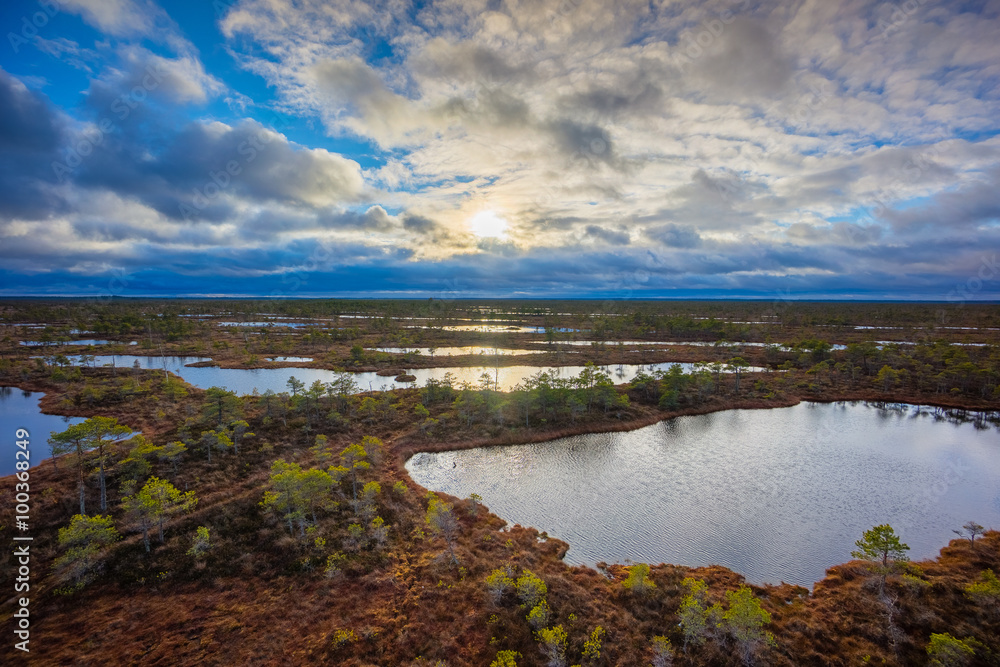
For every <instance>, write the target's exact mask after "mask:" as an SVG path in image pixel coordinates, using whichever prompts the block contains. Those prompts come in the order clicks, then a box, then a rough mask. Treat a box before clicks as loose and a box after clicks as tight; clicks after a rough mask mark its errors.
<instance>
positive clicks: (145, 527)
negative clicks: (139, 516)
mask: <svg viewBox="0 0 1000 667" xmlns="http://www.w3.org/2000/svg"><path fill="white" fill-rule="evenodd" d="M142 543H143V544H144V545H146V553H149V526H148V525H146V522H145V521H143V523H142Z"/></svg>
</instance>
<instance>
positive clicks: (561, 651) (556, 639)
mask: <svg viewBox="0 0 1000 667" xmlns="http://www.w3.org/2000/svg"><path fill="white" fill-rule="evenodd" d="M568 639H569V635H568V634H567V633H566V631H565V630H563V627H562V626H561V625H557V626H555V627H554V628H542V629H541V630H539V631H538V643H539V644H540V646H539V647H538V648H539V649H540V650H541V652H542V655H544V656H545V657H546V659H547V660H548V662H547V663H546V665H547V666H548V667H566V647H567V644H568Z"/></svg>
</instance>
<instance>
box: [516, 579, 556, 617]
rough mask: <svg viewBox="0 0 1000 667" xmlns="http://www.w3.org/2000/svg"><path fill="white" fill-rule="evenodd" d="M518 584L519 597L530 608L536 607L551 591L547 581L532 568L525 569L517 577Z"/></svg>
mask: <svg viewBox="0 0 1000 667" xmlns="http://www.w3.org/2000/svg"><path fill="white" fill-rule="evenodd" d="M516 586H517V597H518V599H520V600H521V604H522V605H524V606H525V607H526V608H528V609H532V608H533V607H535V606H536V605H537V604H538V603H539V602H541V601H542V600H543V599H544V598H545V596H546V594H547V593H548V592H549V588H548V586H546V585H545V582H544V581H542V579H541V578H540V577H538V576H536V575H535V573H534V572H532V571H531V570H525V571H524V572H522V573H521V576H520V577H518V578H517V583H516Z"/></svg>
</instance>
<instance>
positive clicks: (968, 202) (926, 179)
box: [0, 0, 1000, 300]
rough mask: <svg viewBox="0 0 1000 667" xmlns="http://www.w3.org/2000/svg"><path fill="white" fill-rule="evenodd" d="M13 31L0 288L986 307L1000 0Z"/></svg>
mask: <svg viewBox="0 0 1000 667" xmlns="http://www.w3.org/2000/svg"><path fill="white" fill-rule="evenodd" d="M612 7H613V9H612ZM0 28H2V32H3V34H4V39H3V40H2V41H0V258H2V267H0V295H85V294H109V293H110V294H116V295H120V296H143V295H162V296H172V295H182V296H197V295H220V296H221V295H247V296H250V295H283V296H289V297H299V296H321V295H343V296H366V295H370V296H413V297H427V296H439V297H450V298H457V297H479V296H496V297H518V296H523V297H547V296H551V297H588V296H589V297H595V298H671V297H677V298H692V297H707V298H720V297H737V298H738V297H756V298H770V297H775V296H776V295H781V298H803V299H805V298H865V299H934V300H947V299H952V300H954V298H955V295H956V294H959V295H964V296H963V298H966V299H976V300H980V299H982V300H986V299H997V298H998V297H1000V289H998V286H1000V269H998V268H997V262H996V251H997V249H998V246H1000V243H998V241H1000V225H998V220H1000V194H998V193H1000V138H998V136H997V134H998V129H1000V127H998V126H1000V99H998V98H1000V89H998V85H997V84H998V81H1000V44H998V40H997V39H996V35H998V34H1000V2H995V1H994V2H985V1H983V2H944V1H940V2H923V3H921V2H916V3H905V4H904V3H900V4H896V3H892V2H858V1H853V0H847V1H845V2H836V3H831V2H819V1H798V2H771V3H761V2H755V1H752V0H736V1H729V2H703V3H686V2H666V1H664V2H655V1H654V2H649V1H648V0H643V1H641V2H640V1H638V0H636V1H628V0H625V1H622V2H616V3H614V5H611V4H609V3H605V2H597V1H591V0H537V1H534V2H513V1H510V2H505V1H496V0H440V1H438V2H424V3H411V2H407V1H406V0H387V1H385V2H382V1H372V2H361V1H353V0H337V1H335V2H316V1H312V0H296V1H294V2H292V1H291V0H231V1H223V0H216V1H215V2H204V1H202V2H194V1H177V2H170V3H165V2H164V3H156V2H152V1H151V0H43V1H42V2H37V1H36V2H8V3H5V4H4V6H3V8H2V9H0Z"/></svg>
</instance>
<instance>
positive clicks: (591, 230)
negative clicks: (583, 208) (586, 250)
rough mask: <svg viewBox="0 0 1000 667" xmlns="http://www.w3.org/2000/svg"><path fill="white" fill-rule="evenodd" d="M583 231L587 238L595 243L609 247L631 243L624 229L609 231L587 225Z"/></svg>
mask: <svg viewBox="0 0 1000 667" xmlns="http://www.w3.org/2000/svg"><path fill="white" fill-rule="evenodd" d="M584 231H585V233H586V235H587V236H589V237H590V238H592V239H594V240H595V241H599V242H601V243H607V244H609V245H628V244H629V242H630V241H631V239H630V238H629V234H628V232H627V231H625V230H624V229H609V228H607V227H599V226H597V225H587V227H586V229H585V230H584Z"/></svg>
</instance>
